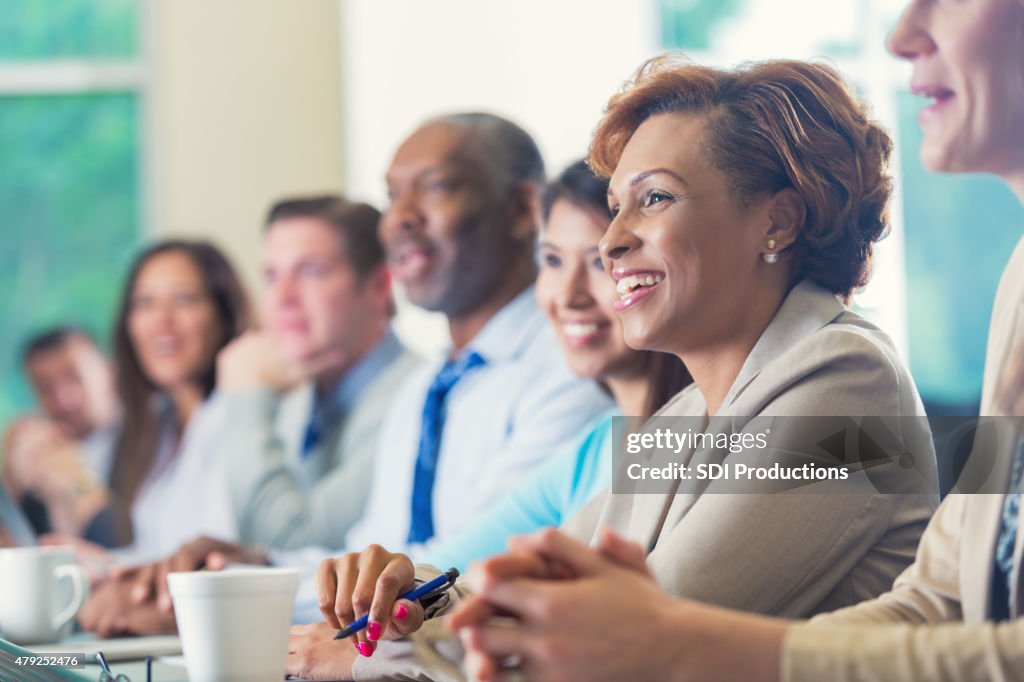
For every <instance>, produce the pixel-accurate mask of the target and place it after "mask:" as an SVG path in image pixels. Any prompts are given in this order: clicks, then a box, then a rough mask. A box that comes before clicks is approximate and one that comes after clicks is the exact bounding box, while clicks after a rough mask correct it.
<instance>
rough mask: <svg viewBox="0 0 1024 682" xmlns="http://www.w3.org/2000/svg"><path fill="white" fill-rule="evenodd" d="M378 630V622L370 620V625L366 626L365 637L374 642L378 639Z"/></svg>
mask: <svg viewBox="0 0 1024 682" xmlns="http://www.w3.org/2000/svg"><path fill="white" fill-rule="evenodd" d="M380 631H381V627H380V623H378V622H377V621H375V620H374V621H370V625H369V626H368V627H367V628H366V638H367V639H369V640H370V641H371V642H376V641H377V640H378V639H380Z"/></svg>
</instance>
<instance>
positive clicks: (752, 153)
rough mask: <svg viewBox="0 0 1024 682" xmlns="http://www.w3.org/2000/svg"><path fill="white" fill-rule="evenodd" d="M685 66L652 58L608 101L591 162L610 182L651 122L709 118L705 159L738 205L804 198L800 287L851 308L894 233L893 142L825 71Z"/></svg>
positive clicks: (770, 64) (792, 64)
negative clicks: (662, 117)
mask: <svg viewBox="0 0 1024 682" xmlns="http://www.w3.org/2000/svg"><path fill="white" fill-rule="evenodd" d="M677 57H678V56H677V55H671V54H668V55H663V56H661V57H657V58H654V59H652V60H650V61H648V62H647V63H645V64H644V65H643V66H641V67H640V70H639V71H637V73H636V75H635V76H634V77H633V80H632V81H630V82H629V83H627V85H626V88H625V90H624V91H623V92H621V93H619V94H617V95H615V96H614V97H612V98H611V100H610V101H609V102H608V106H607V108H606V110H605V114H604V118H603V119H602V120H601V122H600V123H599V124H598V126H597V130H596V131H595V133H594V140H593V142H592V143H591V146H590V156H589V159H588V160H589V162H590V165H591V166H592V167H593V168H594V169H595V170H596V171H597V172H598V173H600V174H601V175H607V176H610V175H611V174H612V173H613V171H614V170H615V166H616V165H617V164H618V162H619V157H620V156H621V155H622V150H623V149H624V148H625V146H626V143H627V142H629V139H630V138H631V137H632V136H633V133H635V132H636V130H637V128H639V127H640V126H641V125H642V124H643V123H644V121H646V120H647V119H648V118H650V117H652V116H656V115H659V114H664V113H675V114H692V115H696V116H701V117H703V119H704V121H705V126H704V133H703V151H704V153H705V154H706V155H707V158H708V160H709V161H710V162H711V163H712V165H714V166H715V167H716V168H718V169H719V170H720V171H722V173H723V174H725V176H726V178H727V179H728V181H729V185H730V188H731V190H732V193H733V197H734V198H735V199H736V201H737V202H738V203H740V204H743V203H746V202H748V201H750V200H752V199H756V198H759V197H763V196H767V195H770V194H774V193H775V192H778V191H780V190H782V189H785V188H788V187H792V188H793V189H795V190H796V192H797V193H798V194H799V195H800V197H801V199H803V202H804V205H805V206H806V207H807V218H806V220H805V221H804V225H803V228H802V229H801V230H800V234H799V236H798V237H797V240H796V242H795V243H794V244H793V245H792V246H791V247H789V249H791V250H792V253H793V254H794V256H795V257H794V259H793V260H794V262H795V272H794V279H795V281H799V280H800V279H803V278H805V277H806V278H809V279H811V280H813V281H815V282H817V283H818V284H820V285H821V286H822V287H824V288H826V289H828V290H829V291H831V292H833V293H835V294H838V295H839V296H842V297H843V298H844V299H848V298H849V296H850V294H851V293H852V292H853V290H854V289H856V288H858V287H862V286H864V285H865V284H866V283H867V281H868V278H869V276H870V268H871V253H872V247H873V245H874V243H875V242H876V241H878V240H879V239H880V238H881V237H883V236H884V235H885V234H886V232H887V231H888V228H889V197H890V195H891V194H892V179H891V178H890V177H889V156H890V154H891V152H892V140H891V139H890V138H889V135H888V134H887V133H886V132H885V130H884V129H883V128H882V127H881V126H879V125H878V124H877V123H876V122H875V121H873V120H872V119H871V117H870V116H869V112H868V110H867V108H866V107H865V105H864V104H863V103H862V102H861V101H859V100H858V99H857V98H856V97H855V96H854V95H853V93H852V92H851V90H850V88H849V86H848V85H847V84H846V82H845V81H844V80H843V78H842V76H840V75H839V73H838V72H837V71H836V70H835V69H833V68H831V67H829V66H825V65H823V64H812V63H808V62H801V61H791V60H777V61H765V62H754V63H750V64H746V65H743V66H741V67H739V68H736V69H718V68H713V67H709V66H700V65H697V64H692V63H680V62H679V60H678V58H677ZM665 143H666V144H672V141H671V140H665ZM789 249H787V250H789Z"/></svg>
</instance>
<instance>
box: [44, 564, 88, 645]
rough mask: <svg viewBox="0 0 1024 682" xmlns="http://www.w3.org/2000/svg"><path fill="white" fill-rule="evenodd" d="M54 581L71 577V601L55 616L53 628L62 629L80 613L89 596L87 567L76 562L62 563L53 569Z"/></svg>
mask: <svg viewBox="0 0 1024 682" xmlns="http://www.w3.org/2000/svg"><path fill="white" fill-rule="evenodd" d="M53 578H54V581H57V580H60V579H62V578H70V579H71V603H69V604H68V605H67V606H66V607H64V609H63V610H62V611H61V612H60V613H58V614H57V615H56V616H54V617H53V629H54V630H60V629H61V628H62V627H64V625H65V624H66V623H67V622H68V621H70V620H71V619H72V618H74V617H75V616H76V615H78V611H79V610H80V609H81V608H82V604H84V603H85V600H86V598H88V596H89V578H88V576H87V575H86V574H85V569H84V568H82V567H81V566H78V565H76V564H61V565H60V566H57V568H56V569H54V571H53Z"/></svg>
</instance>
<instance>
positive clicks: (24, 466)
mask: <svg viewBox="0 0 1024 682" xmlns="http://www.w3.org/2000/svg"><path fill="white" fill-rule="evenodd" d="M22 365H23V367H24V370H25V374H26V377H27V378H28V381H29V384H30V385H31V387H32V391H33V393H34V394H35V398H36V403H37V405H38V411H37V412H33V413H29V414H24V415H21V416H19V417H18V418H16V419H15V420H14V422H13V423H12V424H11V425H10V426H9V427H8V428H7V430H6V432H5V433H4V436H3V441H2V443H3V445H2V447H3V458H2V464H3V478H4V481H5V482H6V484H7V485H8V487H9V488H10V489H11V492H12V493H13V495H14V497H15V499H16V500H17V501H18V502H19V503H20V504H21V506H22V508H23V510H24V511H25V513H26V515H27V516H28V518H29V520H30V521H31V523H32V526H33V528H34V529H35V531H36V532H37V533H47V532H50V530H52V523H51V522H52V519H51V513H54V512H55V510H48V509H47V508H46V506H45V505H43V503H42V502H41V501H40V497H39V496H37V495H35V494H33V492H32V491H33V490H37V489H39V488H40V487H41V486H44V485H47V478H46V467H47V466H48V463H52V462H53V461H54V457H57V456H58V455H59V456H61V457H80V458H81V459H82V461H83V462H84V464H85V468H86V470H87V471H88V472H89V474H90V475H91V476H93V477H95V479H96V480H99V481H106V479H107V476H108V474H109V467H110V460H111V453H112V452H113V445H114V438H115V436H116V429H117V427H116V422H117V419H118V415H119V411H120V410H119V406H118V401H117V395H116V392H115V390H114V376H113V371H112V368H111V366H110V363H109V362H108V361H107V359H106V358H105V357H104V356H103V354H102V353H101V352H100V350H99V349H98V348H97V347H96V344H95V342H94V341H93V340H92V338H91V337H89V335H88V334H86V333H85V332H84V331H82V330H81V329H78V328H75V327H57V328H54V329H50V330H47V331H45V332H43V333H41V334H38V335H36V336H34V337H32V338H31V339H29V340H28V342H26V344H25V347H24V350H23V352H22Z"/></svg>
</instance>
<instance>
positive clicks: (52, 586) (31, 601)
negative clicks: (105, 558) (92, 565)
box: [0, 546, 89, 644]
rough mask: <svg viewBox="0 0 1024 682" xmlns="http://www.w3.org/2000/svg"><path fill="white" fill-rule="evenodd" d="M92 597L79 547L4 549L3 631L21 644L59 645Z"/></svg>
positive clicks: (0, 572)
mask: <svg viewBox="0 0 1024 682" xmlns="http://www.w3.org/2000/svg"><path fill="white" fill-rule="evenodd" d="M88 596H89V578H88V576H87V575H86V573H85V570H84V569H83V568H82V567H81V566H78V565H76V564H75V550H74V548H73V547H64V546H61V547H14V548H11V549H0V633H2V634H3V637H4V638H5V639H8V640H10V641H12V642H15V643H17V644H42V643H45V642H58V641H60V640H61V639H63V638H64V637H66V636H67V635H68V633H69V632H70V630H71V621H72V620H74V618H75V616H76V615H78V611H79V609H81V608H82V604H84V603H85V599H86V597H88Z"/></svg>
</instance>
